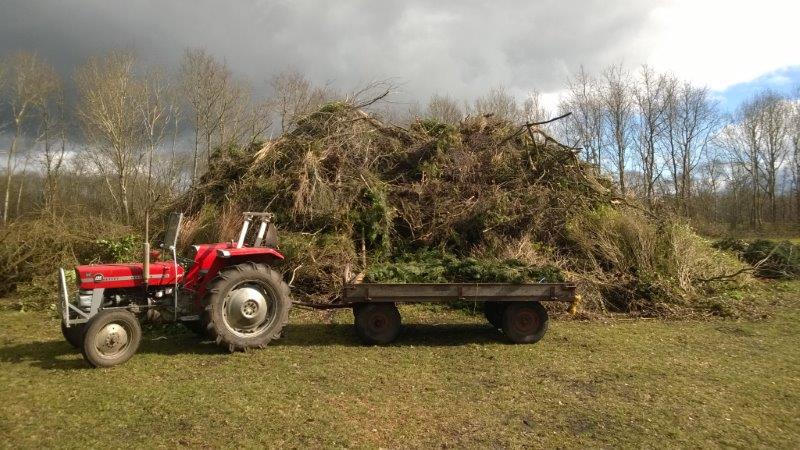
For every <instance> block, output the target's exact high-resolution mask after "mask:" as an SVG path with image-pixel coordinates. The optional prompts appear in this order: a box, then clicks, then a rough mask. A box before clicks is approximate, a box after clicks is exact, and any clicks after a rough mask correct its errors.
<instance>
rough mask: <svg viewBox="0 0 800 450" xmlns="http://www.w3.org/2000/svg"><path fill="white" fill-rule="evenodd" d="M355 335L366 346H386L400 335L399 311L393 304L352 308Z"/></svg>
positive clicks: (369, 304)
mask: <svg viewBox="0 0 800 450" xmlns="http://www.w3.org/2000/svg"><path fill="white" fill-rule="evenodd" d="M353 314H354V315H355V325H356V333H357V334H358V337H359V339H361V342H363V343H365V344H368V345H386V344H388V343H390V342H392V341H394V340H395V339H397V336H398V335H399V334H400V322H401V321H400V311H398V310H397V306H395V304H394V303H368V304H365V305H357V306H356V307H354V308H353Z"/></svg>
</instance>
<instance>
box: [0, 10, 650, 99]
mask: <svg viewBox="0 0 800 450" xmlns="http://www.w3.org/2000/svg"><path fill="white" fill-rule="evenodd" d="M0 4H2V6H1V7H0V8H2V9H0V54H2V55H5V54H8V53H10V52H13V51H15V50H19V49H28V50H35V51H37V52H38V53H39V54H40V55H41V56H43V57H45V58H47V59H48V60H49V61H50V62H51V63H53V64H54V65H56V67H57V69H58V70H59V71H60V72H61V73H62V74H64V75H70V74H71V73H72V72H73V70H74V68H75V66H77V65H79V64H81V63H82V62H83V61H85V59H86V58H87V57H88V56H90V55H92V54H97V53H100V52H103V51H105V50H107V49H109V48H113V47H126V48H133V49H135V50H136V52H137V53H138V54H139V55H140V56H141V57H142V58H143V59H145V60H147V61H148V62H152V63H159V64H164V65H175V64H176V62H177V61H178V60H179V58H180V56H181V53H182V52H183V50H184V49H185V48H186V47H204V48H206V49H207V50H208V51H209V52H211V53H212V54H214V55H216V56H217V57H219V58H220V59H223V60H225V61H226V62H227V63H228V64H229V65H230V66H231V67H232V68H233V70H234V71H235V72H237V73H239V74H240V75H242V76H244V77H246V78H247V79H249V80H250V81H251V82H252V83H253V84H254V85H255V86H256V87H259V86H262V87H263V86H264V85H263V82H264V81H265V80H267V79H268V78H269V77H270V76H271V75H273V74H274V73H276V72H279V71H281V70H283V69H285V68H287V67H292V68H295V69H297V70H299V71H301V72H303V73H304V74H306V75H307V76H308V77H309V78H311V79H312V80H314V81H316V82H319V83H325V82H330V83H331V84H332V85H333V86H335V87H337V88H340V89H345V90H346V89H351V88H354V87H356V86H358V85H360V84H363V83H365V82H367V81H370V80H374V79H384V78H390V77H391V78H394V79H396V80H399V81H400V82H401V83H402V90H403V91H405V92H406V93H407V96H406V97H407V98H410V99H413V98H417V99H424V98H427V97H428V96H429V95H430V94H432V93H435V92H442V93H449V94H451V95H454V96H457V97H463V98H469V97H473V96H475V95H479V94H481V93H483V92H485V91H486V90H487V89H488V88H490V87H492V86H496V85H500V84H502V85H505V86H506V87H507V88H509V89H510V90H511V91H512V92H515V93H523V92H525V91H527V90H529V89H531V88H538V89H539V90H542V91H553V90H557V89H560V88H561V87H563V81H564V78H565V76H566V74H567V72H568V71H574V70H575V69H576V68H577V67H578V66H579V65H580V64H584V65H586V66H587V67H588V68H590V69H591V68H597V67H598V66H602V65H606V64H609V63H612V62H617V61H621V60H624V61H625V62H626V63H629V64H637V63H639V62H641V61H643V60H644V59H645V57H646V50H647V31H648V30H647V27H648V25H649V21H648V17H649V14H650V12H651V10H652V9H653V8H654V6H655V3H654V2H642V1H636V0H618V1H614V2H610V1H531V0H528V1H515V2H511V1H509V2H489V1H483V2H472V1H458V2H457V1H443V2H431V1H404V2H389V1H335V2H334V1H319V2H306V1H298V2H288V1H247V2H245V1H229V2H223V1H218V2H212V1H171V2H167V1H144V0H131V1H124V2H121V1H120V2H112V1H105V0H85V1H58V2H56V1H52V2H50V1H31V0H18V1H9V0H4V1H2V3H0Z"/></svg>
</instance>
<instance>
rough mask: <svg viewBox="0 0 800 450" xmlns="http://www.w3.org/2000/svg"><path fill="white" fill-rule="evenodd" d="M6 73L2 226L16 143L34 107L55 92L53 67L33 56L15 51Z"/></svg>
mask: <svg viewBox="0 0 800 450" xmlns="http://www.w3.org/2000/svg"><path fill="white" fill-rule="evenodd" d="M4 65H5V66H6V67H7V70H8V81H7V84H8V92H7V95H6V96H5V97H6V102H7V104H8V107H9V110H10V113H11V126H12V129H13V131H12V138H11V145H10V147H9V149H8V156H7V158H6V182H5V193H4V201H3V224H4V225H5V224H6V223H7V222H8V212H9V204H10V194H11V181H12V178H13V176H14V158H15V156H16V152H17V146H18V144H19V140H20V138H21V137H22V135H23V133H24V131H25V126H26V125H27V124H28V121H29V119H30V118H31V117H32V115H33V110H34V108H35V107H36V105H37V104H40V103H41V102H42V98H43V97H48V96H50V95H51V94H52V93H53V92H54V91H55V90H56V89H57V79H58V77H57V76H56V75H55V72H54V71H53V68H52V67H51V66H49V65H48V64H47V63H45V62H44V61H42V60H41V59H40V58H39V57H37V56H36V55H35V54H32V53H28V52H19V53H17V54H15V55H13V56H11V58H9V59H8V60H7V61H6V62H5V64H4Z"/></svg>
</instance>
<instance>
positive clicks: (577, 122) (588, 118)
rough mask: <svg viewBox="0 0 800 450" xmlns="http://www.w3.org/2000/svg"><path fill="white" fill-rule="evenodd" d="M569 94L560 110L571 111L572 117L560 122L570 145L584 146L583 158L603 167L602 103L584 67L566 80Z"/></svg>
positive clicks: (592, 79)
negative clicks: (573, 76)
mask: <svg viewBox="0 0 800 450" xmlns="http://www.w3.org/2000/svg"><path fill="white" fill-rule="evenodd" d="M567 84H568V89H569V94H567V97H566V99H564V100H563V101H562V102H561V104H560V106H559V111H560V112H572V116H571V120H568V121H562V122H561V123H562V126H564V127H565V128H564V129H563V134H564V136H565V138H566V139H567V140H569V141H570V143H571V144H572V145H576V144H579V145H581V146H582V147H583V149H584V157H585V158H586V160H587V161H589V162H590V163H592V164H594V165H595V166H596V167H598V168H600V167H602V165H601V164H602V161H601V152H602V151H603V148H604V145H605V136H604V132H603V102H602V98H601V96H600V91H599V88H598V86H597V81H596V80H595V79H594V77H592V76H591V75H589V74H588V73H587V72H586V71H585V69H584V68H583V67H581V68H580V71H579V72H578V74H577V75H576V76H575V78H570V79H568V80H567Z"/></svg>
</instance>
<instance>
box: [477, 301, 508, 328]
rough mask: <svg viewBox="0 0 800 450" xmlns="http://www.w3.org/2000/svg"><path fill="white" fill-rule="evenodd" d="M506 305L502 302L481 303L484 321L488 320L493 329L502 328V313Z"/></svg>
mask: <svg viewBox="0 0 800 450" xmlns="http://www.w3.org/2000/svg"><path fill="white" fill-rule="evenodd" d="M506 305H507V304H506V303H504V302H484V303H483V315H484V316H486V320H488V321H489V323H490V324H492V326H493V327H495V329H500V328H503V311H504V310H505V308H506Z"/></svg>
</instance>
